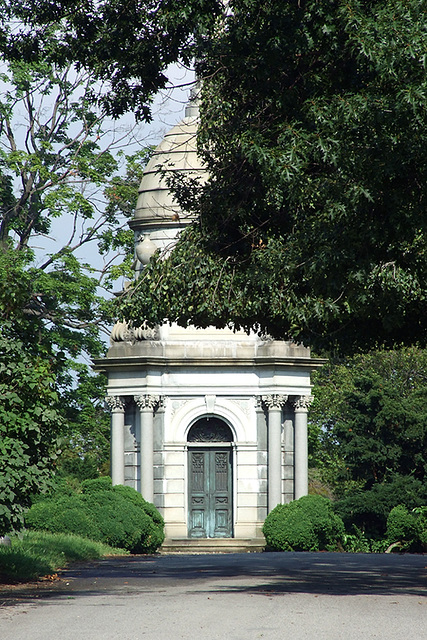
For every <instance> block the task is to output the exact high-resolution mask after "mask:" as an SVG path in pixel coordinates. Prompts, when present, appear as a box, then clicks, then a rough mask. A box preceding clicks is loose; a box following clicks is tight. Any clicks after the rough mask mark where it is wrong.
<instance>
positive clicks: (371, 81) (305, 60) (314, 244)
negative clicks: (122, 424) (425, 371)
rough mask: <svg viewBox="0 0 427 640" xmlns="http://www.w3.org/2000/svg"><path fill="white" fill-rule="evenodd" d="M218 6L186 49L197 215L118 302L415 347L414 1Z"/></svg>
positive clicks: (417, 24)
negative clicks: (213, 21)
mask: <svg viewBox="0 0 427 640" xmlns="http://www.w3.org/2000/svg"><path fill="white" fill-rule="evenodd" d="M230 8H231V10H230V11H229V12H227V15H226V16H223V17H221V18H220V19H219V20H218V22H217V28H216V30H215V31H214V32H213V33H212V35H211V36H210V37H208V38H206V39H205V40H204V41H203V42H201V43H200V47H199V51H198V56H197V59H198V63H197V67H198V72H199V74H200V77H202V78H203V85H202V96H201V126H200V131H199V137H198V142H199V154H200V155H201V157H202V158H203V160H204V161H205V163H206V166H207V169H208V171H209V175H210V179H209V180H208V182H207V183H206V184H204V185H202V186H199V187H195V186H194V185H193V186H192V187H191V188H190V189H189V190H186V189H183V188H181V189H180V190H178V191H179V193H178V197H179V199H180V201H181V204H182V206H183V207H184V208H185V209H187V210H189V211H191V212H192V213H195V214H198V215H199V222H198V223H197V224H196V225H195V228H194V229H193V230H192V231H190V232H188V233H186V234H183V235H182V238H181V240H180V246H178V247H177V253H176V255H174V254H175V252H173V253H172V254H171V256H170V257H169V258H168V259H167V260H166V261H164V262H160V261H159V260H153V263H152V265H150V266H149V267H148V269H147V270H146V273H145V274H144V277H143V278H142V279H140V280H139V281H138V284H137V285H136V287H135V289H134V290H133V291H132V292H129V300H128V302H126V304H125V305H124V306H123V307H122V309H123V312H124V313H125V316H126V317H128V318H129V319H131V320H134V321H135V323H137V322H140V321H141V319H144V318H149V319H150V322H156V321H162V320H163V318H165V317H166V318H168V319H170V320H171V321H178V322H179V323H181V324H182V325H184V326H185V325H186V324H187V323H188V322H191V323H193V324H195V325H197V326H206V325H207V324H212V325H215V326H225V325H227V324H230V323H232V324H233V325H234V326H236V327H239V326H240V327H243V328H249V327H256V328H257V329H260V330H261V331H265V332H267V333H269V334H271V335H273V336H275V337H281V338H284V337H291V338H293V339H294V340H296V341H303V342H304V343H305V344H311V345H313V346H314V347H315V348H316V349H317V350H318V351H319V350H321V349H324V348H325V347H326V348H337V349H340V350H342V351H346V352H352V351H354V350H356V349H357V348H358V347H363V348H364V349H366V348H373V347H376V346H377V345H381V344H386V345H395V344H400V343H405V344H412V343H413V342H414V339H415V340H417V341H419V342H420V343H421V344H423V345H424V344H426V342H427V332H426V325H425V321H424V319H425V315H426V311H427V306H426V302H427V296H426V288H425V282H426V281H427V270H426V265H427V261H426V246H427V242H426V220H425V200H426V196H427V192H426V190H427V175H426V167H427V156H426V154H427V144H426V140H425V134H424V132H425V131H427V126H426V125H427V108H426V100H425V95H426V91H427V84H426V83H427V81H426V68H425V42H426V37H427V33H426V28H427V27H426V21H425V14H426V8H427V6H426V2H425V0H422V1H421V2H419V1H418V0H410V1H409V2H405V3H402V2H400V1H398V0H375V1H374V2H370V3H366V2H365V3H363V2H358V1H356V0H354V1H353V0H350V1H349V2H345V3H344V2H341V1H339V0H334V1H333V2H331V1H330V0H308V1H307V2H303V3H298V2H292V3H291V2H288V3H283V2H279V1H278V0H276V1H274V2H268V3H266V2H261V0H235V1H233V2H232V3H231V4H230ZM196 288H197V290H196ZM175 292H176V293H175ZM201 292H202V293H201Z"/></svg>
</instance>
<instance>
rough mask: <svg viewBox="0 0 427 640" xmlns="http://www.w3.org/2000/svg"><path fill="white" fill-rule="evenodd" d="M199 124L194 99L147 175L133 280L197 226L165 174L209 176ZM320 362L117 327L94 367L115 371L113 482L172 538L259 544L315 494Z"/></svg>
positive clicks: (186, 334) (242, 341)
mask: <svg viewBox="0 0 427 640" xmlns="http://www.w3.org/2000/svg"><path fill="white" fill-rule="evenodd" d="M196 128H197V112H196V109H195V107H194V105H192V103H190V105H189V106H188V107H187V110H186V115H185V118H184V119H183V120H182V122H181V123H180V124H178V125H177V126H175V127H174V128H173V129H172V130H171V131H170V132H169V133H167V134H166V136H165V138H164V139H163V141H162V142H161V144H160V145H159V147H158V148H157V150H156V152H155V154H154V156H153V158H152V159H151V160H150V162H149V164H148V166H147V167H146V169H145V171H144V175H143V178H142V181H141V185H140V190H139V198H138V202H137V207H136V211H135V216H134V219H133V220H132V221H131V223H130V226H131V228H132V229H133V230H134V232H135V243H136V261H135V269H136V271H137V272H138V270H140V269H142V268H143V267H144V264H146V263H147V262H148V260H149V257H150V255H152V253H153V251H154V250H155V249H157V248H159V249H161V250H162V251H166V252H167V251H169V250H170V249H171V248H172V247H173V243H174V239H175V238H176V235H177V233H179V231H180V229H182V228H183V226H184V225H185V224H187V223H188V222H189V221H190V218H188V217H186V216H185V214H184V213H183V212H182V211H181V210H180V209H179V207H178V205H177V203H176V202H175V201H174V199H173V197H172V194H171V193H170V191H169V190H168V188H167V184H166V178H165V177H164V175H163V174H162V175H160V174H159V172H158V166H159V165H161V166H162V167H163V168H164V167H166V168H167V170H168V171H180V172H183V173H185V174H187V175H192V176H199V177H200V178H201V179H203V178H204V176H205V172H204V171H203V168H202V167H201V164H200V162H199V160H198V157H197V154H196ZM320 363H321V362H320V361H319V360H314V359H312V358H311V357H310V353H309V350H308V349H306V348H305V347H303V346H300V345H295V344H292V343H290V342H284V341H283V342H282V341H277V340H272V339H271V338H269V337H260V336H258V335H256V334H255V333H254V334H252V335H247V334H246V333H243V332H233V331H232V330H230V329H224V330H218V329H214V328H211V329H195V328H191V327H188V328H185V329H184V328H181V327H178V326H176V325H172V326H170V325H167V324H166V325H163V326H159V327H157V328H156V329H154V330H144V329H143V328H138V329H129V328H128V327H127V325H126V324H125V323H120V322H118V323H116V325H115V326H114V328H113V331H112V334H111V345H110V348H109V350H108V353H107V356H106V357H105V358H104V359H102V360H97V361H96V363H95V367H96V369H98V370H104V371H105V372H106V373H107V375H108V397H107V403H108V406H109V407H110V410H111V413H112V478H113V483H114V484H126V485H129V486H132V487H134V488H135V489H137V490H138V491H140V492H141V493H142V495H143V496H144V498H146V499H147V500H149V501H150V502H154V504H155V505H156V506H157V507H158V508H159V510H160V512H161V513H162V515H163V517H164V519H165V524H166V536H167V539H168V540H183V541H184V540H193V539H196V538H200V539H206V538H207V539H210V538H225V539H230V538H234V539H235V540H236V541H238V540H242V539H245V540H251V541H255V543H256V541H259V540H261V539H262V532H261V528H262V524H263V522H264V519H265V517H266V515H267V513H268V511H269V510H271V509H272V508H274V507H275V506H276V505H277V504H278V503H282V502H289V501H291V500H293V499H296V498H299V497H300V496H302V495H305V494H306V493H307V410H308V407H309V404H310V400H311V395H310V392H311V387H310V373H311V371H312V370H313V368H314V367H316V366H319V364H320Z"/></svg>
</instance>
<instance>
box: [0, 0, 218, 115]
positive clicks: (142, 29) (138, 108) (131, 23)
mask: <svg viewBox="0 0 427 640" xmlns="http://www.w3.org/2000/svg"><path fill="white" fill-rule="evenodd" d="M222 5H223V2H222V1H221V0H185V2H182V1H181V0H160V2H159V1H158V0H101V1H95V0H54V1H52V0H39V1H38V2H37V3H34V2H32V1H31V0H2V1H1V2H0V8H1V11H0V51H1V52H2V53H3V56H4V57H5V58H6V59H8V60H18V61H22V60H24V61H26V62H41V61H43V62H48V63H54V64H57V65H59V66H61V67H65V66H67V65H68V64H73V65H74V66H75V67H76V68H77V70H78V71H82V70H86V71H90V73H91V77H92V79H93V81H94V83H96V82H97V81H99V83H102V90H101V93H100V94H96V95H92V96H91V98H92V99H94V100H95V101H97V102H98V103H99V104H101V105H102V106H103V108H104V109H106V111H107V112H108V113H109V114H110V115H113V116H118V115H121V114H123V113H125V112H127V111H134V112H135V114H136V116H137V117H138V118H140V119H144V120H147V121H149V120H150V119H151V111H150V105H151V102H152V100H153V98H154V96H155V94H156V93H157V91H158V90H159V89H162V88H164V87H165V86H166V85H167V82H168V79H167V76H166V74H165V71H166V69H167V67H168V65H170V64H171V63H173V62H177V61H181V62H182V63H184V64H186V65H188V64H190V63H191V61H192V59H193V56H194V47H195V43H196V41H198V40H199V39H200V38H202V37H203V36H204V34H205V33H206V32H208V31H209V30H210V29H211V28H212V27H213V26H214V24H215V19H216V17H217V16H218V15H219V13H220V12H221V10H222ZM95 86H99V85H96V84H95Z"/></svg>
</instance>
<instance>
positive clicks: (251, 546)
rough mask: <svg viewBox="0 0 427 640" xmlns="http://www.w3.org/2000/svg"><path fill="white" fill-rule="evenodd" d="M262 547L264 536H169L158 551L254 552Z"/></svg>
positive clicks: (191, 552) (164, 552)
mask: <svg viewBox="0 0 427 640" xmlns="http://www.w3.org/2000/svg"><path fill="white" fill-rule="evenodd" d="M264 547H265V540H264V538H172V539H171V538H169V539H166V540H165V541H164V543H163V544H162V546H161V549H160V553H161V554H164V555H166V554H171V553H189V554H196V553H197V554H198V553H255V552H260V551H263V550H264Z"/></svg>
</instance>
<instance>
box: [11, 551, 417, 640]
mask: <svg viewBox="0 0 427 640" xmlns="http://www.w3.org/2000/svg"><path fill="white" fill-rule="evenodd" d="M426 565H427V556H422V555H413V556H410V555H404V556H399V555H377V554H375V555H374V554H372V555H363V554H358V555H352V554H329V553H276V554H273V553H257V554H238V553H236V554H225V555H185V556H134V557H129V558H112V559H105V560H102V561H97V562H94V563H91V564H89V565H84V566H80V567H77V568H74V569H72V570H70V571H67V572H64V573H63V574H62V577H61V580H59V581H57V582H55V583H53V584H51V585H47V586H43V587H40V588H38V589H36V591H34V589H33V590H26V589H24V590H14V591H8V590H5V589H3V590H0V605H1V606H0V638H1V640H54V639H55V640H98V639H102V640H116V639H117V640H218V639H226V640H259V639H261V640H278V639H279V638H280V639H281V640H282V639H287V638H289V639H290V640H309V639H310V640H311V639H315V640H338V639H340V640H341V639H342V640H356V639H357V640H361V639H363V640H370V639H373V638H375V639H380V640H424V639H425V638H427V597H426V596H427V569H426Z"/></svg>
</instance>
